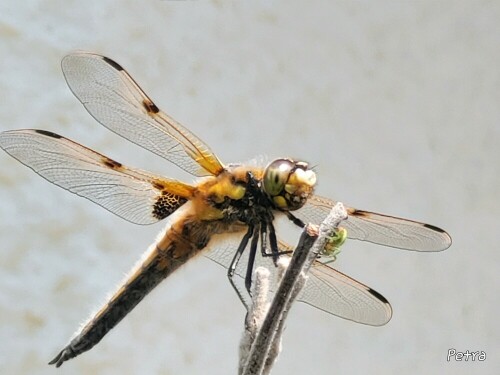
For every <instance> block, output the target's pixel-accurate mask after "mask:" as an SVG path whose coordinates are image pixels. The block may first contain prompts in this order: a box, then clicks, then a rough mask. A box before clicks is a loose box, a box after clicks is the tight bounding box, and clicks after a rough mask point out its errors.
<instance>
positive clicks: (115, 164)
mask: <svg viewBox="0 0 500 375" xmlns="http://www.w3.org/2000/svg"><path fill="white" fill-rule="evenodd" d="M102 162H103V163H104V165H106V167H108V168H110V169H120V168H121V167H122V164H121V163H118V162H117V161H114V160H113V159H110V158H102Z"/></svg>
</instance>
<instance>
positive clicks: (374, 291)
mask: <svg viewBox="0 0 500 375" xmlns="http://www.w3.org/2000/svg"><path fill="white" fill-rule="evenodd" d="M368 292H370V294H371V295H373V296H374V297H376V298H377V299H378V300H379V301H382V302H383V303H386V304H388V305H389V301H387V299H386V298H385V297H384V296H383V295H382V294H380V293H379V292H377V291H376V290H375V289H372V288H368Z"/></svg>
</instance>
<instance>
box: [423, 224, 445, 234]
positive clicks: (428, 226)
mask: <svg viewBox="0 0 500 375" xmlns="http://www.w3.org/2000/svg"><path fill="white" fill-rule="evenodd" d="M424 227H426V228H429V229H431V230H433V231H435V232H439V233H446V231H444V230H442V229H441V228H438V227H435V226H434V225H431V224H424Z"/></svg>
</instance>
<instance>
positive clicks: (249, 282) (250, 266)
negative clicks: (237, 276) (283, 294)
mask: <svg viewBox="0 0 500 375" xmlns="http://www.w3.org/2000/svg"><path fill="white" fill-rule="evenodd" d="M258 232H259V228H255V231H254V233H253V238H252V242H251V244H250V253H249V254H248V264H247V274H246V276H245V287H246V289H247V291H248V294H250V295H251V292H250V287H251V286H252V273H253V266H254V264H255V255H256V253H257V245H258V242H259V234H258Z"/></svg>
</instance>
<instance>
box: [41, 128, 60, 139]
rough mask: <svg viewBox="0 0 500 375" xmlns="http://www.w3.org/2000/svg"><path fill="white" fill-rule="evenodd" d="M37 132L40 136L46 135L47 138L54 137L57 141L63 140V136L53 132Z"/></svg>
mask: <svg viewBox="0 0 500 375" xmlns="http://www.w3.org/2000/svg"><path fill="white" fill-rule="evenodd" d="M35 132H36V133H38V134H42V135H45V136H47V137H52V138H56V139H60V138H62V136H60V135H59V134H56V133H52V132H49V131H47V130H35Z"/></svg>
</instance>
